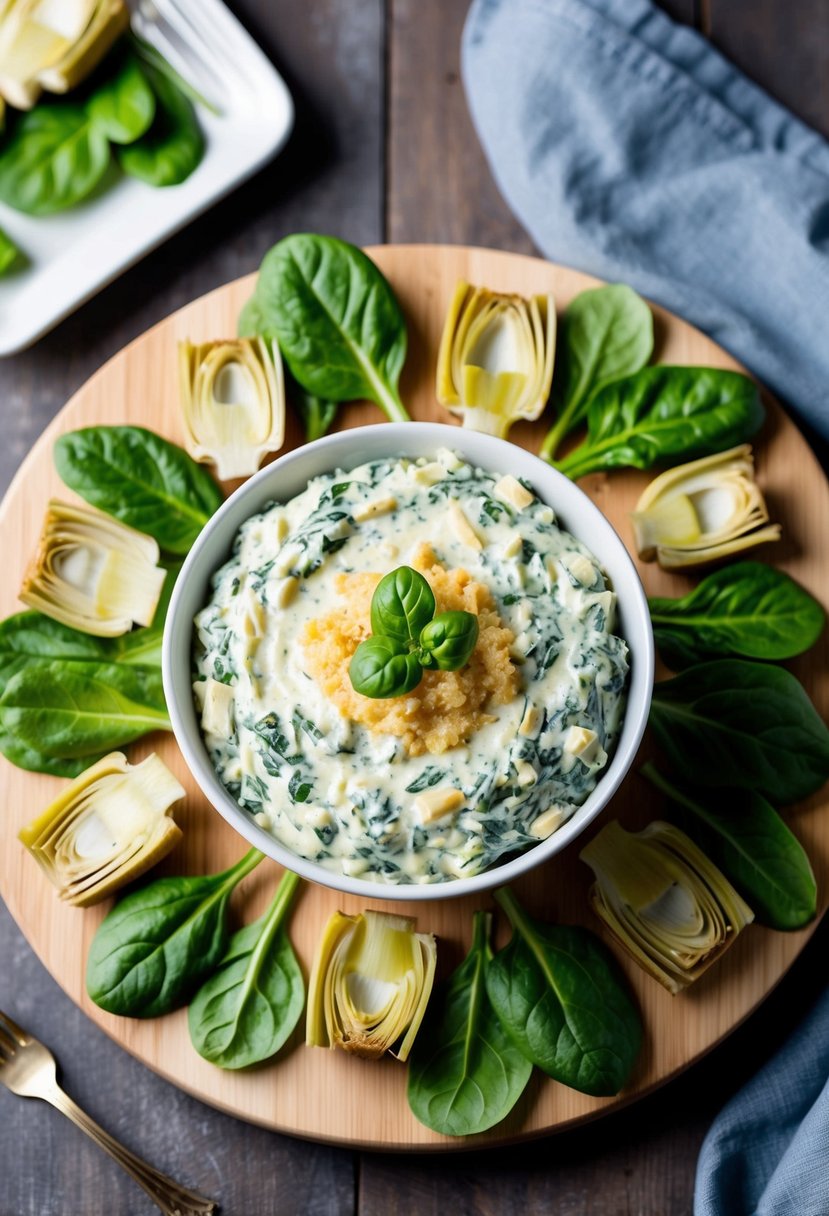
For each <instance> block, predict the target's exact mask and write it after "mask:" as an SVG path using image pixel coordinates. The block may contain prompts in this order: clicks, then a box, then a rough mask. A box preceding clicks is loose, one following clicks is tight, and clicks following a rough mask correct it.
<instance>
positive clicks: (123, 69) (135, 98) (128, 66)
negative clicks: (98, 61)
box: [85, 52, 155, 144]
mask: <svg viewBox="0 0 829 1216" xmlns="http://www.w3.org/2000/svg"><path fill="white" fill-rule="evenodd" d="M107 66H108V67H109V71H108V73H107V75H106V77H105V78H103V79H99V80H98V81H97V82H96V85H95V88H94V91H93V92H92V93H91V94H90V95H89V96H88V97H87V99H86V102H85V106H86V112H87V114H88V115H89V117H90V119H91V120H92V122H93V123H94V124H95V125H96V126H97V127H99V128H100V129H101V130H102V131H103V132H104V134H105V135H106V137H107V139H108V140H109V141H110V142H111V143H114V144H131V143H133V142H134V141H135V140H136V139H139V138H140V137H141V136H142V135H143V134H144V132H145V131H147V130H148V129H149V127H150V125H151V124H152V121H153V118H154V117H155V94H154V93H153V91H152V89H151V88H150V86H149V83H148V81H147V78H146V76H145V75H144V73H143V72H142V71H141V66H140V64H139V62H138V60H137V59H136V57H135V55H132V54H130V53H129V52H127V53H126V54H121V55H118V56H117V57H116V58H115V59H112V60H108V61H107Z"/></svg>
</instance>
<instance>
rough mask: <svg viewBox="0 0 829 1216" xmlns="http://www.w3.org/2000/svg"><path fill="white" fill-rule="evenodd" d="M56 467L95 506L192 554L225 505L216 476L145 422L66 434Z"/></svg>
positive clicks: (58, 444) (168, 547) (171, 549)
mask: <svg viewBox="0 0 829 1216" xmlns="http://www.w3.org/2000/svg"><path fill="white" fill-rule="evenodd" d="M54 450H55V465H56V467H57V470H58V473H59V474H60V476H61V478H62V479H63V481H64V482H65V483H66V485H68V486H69V488H70V489H72V490H74V491H75V492H76V493H77V494H80V496H81V498H85V499H86V501H87V502H89V503H92V505H93V506H94V507H99V508H100V510H102V511H106V512H107V514H108V515H114V516H115V518H116V519H120V520H121V521H122V522H123V523H125V524H129V525H130V527H133V528H137V529H138V531H139V532H146V533H147V535H148V536H152V537H154V539H155V540H157V541H158V543H159V545H160V546H161V548H162V549H165V550H166V551H167V552H168V553H176V554H184V553H187V552H188V551H189V549H190V547H191V546H192V544H193V542H194V541H195V539H196V537H197V536H198V534H199V532H201V530H202V528H203V527H204V525H205V524H206V523H207V521H208V519H209V518H210V516H211V515H212V514H213V513H214V511H216V510H217V509H218V508H219V507H220V506H221V503H222V494H221V491H220V490H219V487H218V486H217V485H216V483H215V481H214V480H213V478H212V477H211V476H210V474H209V473H207V472H206V471H205V470H204V469H203V468H202V467H201V466H200V465H198V464H196V462H195V460H192V459H191V458H190V457H189V456H188V455H187V453H186V452H184V451H182V449H181V448H180V447H177V446H176V445H175V444H174V443H168V442H167V440H166V439H162V438H161V436H160V435H156V434H155V433H154V432H153V431H148V430H145V429H144V428H143V427H139V426H90V427H85V428H84V429H83V430H80V431H70V432H69V434H68V435H61V437H60V438H59V439H58V440H57V441H56V443H55V449H54Z"/></svg>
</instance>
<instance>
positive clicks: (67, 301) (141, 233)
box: [0, 0, 294, 355]
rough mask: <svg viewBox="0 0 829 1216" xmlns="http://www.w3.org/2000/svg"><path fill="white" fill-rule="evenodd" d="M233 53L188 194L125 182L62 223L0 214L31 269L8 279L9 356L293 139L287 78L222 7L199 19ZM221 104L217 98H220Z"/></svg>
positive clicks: (0, 304)
mask: <svg viewBox="0 0 829 1216" xmlns="http://www.w3.org/2000/svg"><path fill="white" fill-rule="evenodd" d="M202 17H203V20H204V23H205V25H206V26H209V27H211V28H212V31H213V33H214V34H217V33H221V35H222V37H223V39H224V40H225V42H226V45H227V56H226V59H225V61H224V63H223V68H224V69H225V75H224V77H223V79H222V80H221V81H217V82H216V87H215V88H214V90H213V93H214V94H215V97H216V100H217V101H218V102H219V104H220V106H221V114H220V115H214V114H212V113H210V111H209V110H207V109H206V108H205V107H204V106H199V107H198V115H199V121H200V123H201V125H202V129H203V131H204V135H205V142H206V148H205V155H204V159H203V160H202V162H201V164H200V165H199V166H198V168H197V169H196V170H195V172H194V173H193V174H191V176H190V177H189V178H188V179H187V181H185V182H182V184H181V185H180V186H168V187H166V188H164V189H158V188H156V187H153V186H149V185H147V184H146V183H144V182H140V181H137V180H136V179H134V178H130V177H126V176H123V175H119V176H118V177H117V178H116V180H115V181H114V182H112V183H104V186H103V188H102V189H101V190H100V192H99V193H97V194H96V195H95V196H93V197H92V198H91V199H90V200H88V201H87V202H85V203H81V204H79V205H78V206H77V207H73V208H72V209H71V210H70V211H65V212H62V213H61V214H59V215H53V216H43V217H34V216H27V215H21V214H20V213H19V212H17V211H13V210H11V209H10V208H8V207H6V206H5V205H4V204H0V228H3V229H4V231H6V232H7V233H8V234H9V236H10V237H11V238H12V240H13V241H14V242H15V243H16V244H17V245H19V246H20V248H21V249H22V250H23V251H24V253H25V254H26V256H27V258H28V265H27V266H26V267H24V268H23V269H21V270H20V271H15V272H13V273H11V274H9V275H8V276H6V277H5V278H2V279H0V355H10V354H14V353H15V352H16V351H19V350H22V349H23V348H24V347H26V346H28V345H29V344H30V343H32V342H34V341H35V339H36V338H39V337H40V336H41V335H42V334H44V333H46V331H47V330H49V329H51V328H52V326H54V325H56V324H57V323H58V321H61V320H63V318H64V317H66V316H68V314H69V313H71V312H72V311H73V310H74V309H76V308H77V307H78V306H79V305H80V304H83V303H84V301H86V300H88V299H89V298H90V297H91V296H93V295H94V294H95V293H96V292H97V291H100V289H101V288H102V287H105V286H106V284H107V283H111V282H112V280H113V279H115V278H117V277H118V275H119V274H120V273H121V272H122V271H123V270H125V269H126V268H127V267H128V266H131V265H133V263H135V262H137V261H138V260H139V258H141V257H143V256H144V254H145V253H148V252H149V251H150V250H151V249H154V248H155V247H156V246H157V245H160V244H161V242H162V241H164V240H165V239H166V238H167V237H168V236H170V235H171V234H172V233H174V232H176V231H177V230H178V229H179V228H183V227H184V225H185V224H187V223H189V222H190V220H192V219H193V218H194V217H195V216H197V215H199V214H200V212H202V211H205V210H206V209H207V208H208V207H209V206H211V204H212V203H214V202H215V201H216V200H217V199H219V198H221V197H222V196H223V195H225V194H227V193H229V191H231V190H232V189H233V188H234V186H237V185H238V184H239V183H240V182H242V181H244V180H245V178H247V177H250V176H251V174H253V173H255V172H256V170H257V169H259V168H260V167H261V166H262V165H263V164H265V163H266V162H267V161H268V160H270V159H271V158H272V157H273V156H275V155H276V153H277V152H278V151H279V149H280V148H281V147H282V145H283V144H284V143H285V140H286V139H287V138H288V135H289V133H290V130H291V127H292V125H293V117H294V108H293V103H292V101H291V97H290V94H289V93H288V90H287V88H286V86H285V83H284V81H283V80H282V77H281V76H280V75H279V73H278V72H277V71H276V69H275V68H274V67H273V65H272V64H271V63H270V62H269V60H268V59H267V58H266V57H265V55H264V54H263V53H262V51H261V50H260V49H259V47H258V46H257V45H256V43H255V42H254V41H253V39H252V38H251V37H250V35H249V34H248V33H247V32H246V31H245V30H244V29H243V28H242V26H241V25H240V24H239V22H238V21H237V20H236V18H235V17H234V16H233V15H232V14H231V13H230V12H229V11H228V10H227V9H226V8H225V6H224V5H223V4H222V3H221V0H201V2H200V4H199V18H200V20H201V19H202ZM211 100H212V98H211Z"/></svg>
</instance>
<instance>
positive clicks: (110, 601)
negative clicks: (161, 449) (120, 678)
mask: <svg viewBox="0 0 829 1216" xmlns="http://www.w3.org/2000/svg"><path fill="white" fill-rule="evenodd" d="M158 559H159V549H158V545H157V544H156V542H155V541H154V540H153V539H152V537H150V536H145V535H144V533H143V532H136V530H135V529H134V528H129V527H127V525H126V524H122V523H119V521H118V520H116V519H112V518H111V517H110V516H109V515H104V514H103V513H102V512H101V511H96V510H94V508H92V507H74V506H70V505H69V504H68V503H63V502H58V501H57V499H54V498H53V499H51V500H50V502H49V507H48V510H47V512H46V518H45V519H44V521H43V531H42V532H41V536H40V541H39V543H38V548H37V553H36V554H35V556H34V558H33V559H32V561H31V562H30V563H29V567H28V569H27V570H26V573H25V575H24V577H23V586H22V588H21V591H20V598H21V600H22V601H23V603H24V604H28V606H29V607H30V608H36V609H37V610H38V612H42V613H44V614H45V615H46V616H50V617H52V618H53V619H54V620H56V621H62V622H63V624H64V625H69V626H70V627H71V628H72V629H79V630H80V631H81V632H82V633H91V634H95V635H96V636H97V637H117V636H119V635H120V634H122V633H127V632H128V631H129V630H130V629H131V628H132V625H133V622H135V623H136V624H138V625H151V624H152V622H153V617H154V616H155V610H156V606H157V604H158V600H159V597H160V595H161V589H162V587H163V585H164V579H165V577H166V571H165V570H164V569H163V567H161V566H159V565H158V564H157V563H158Z"/></svg>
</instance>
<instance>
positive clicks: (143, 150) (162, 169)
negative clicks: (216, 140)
mask: <svg viewBox="0 0 829 1216" xmlns="http://www.w3.org/2000/svg"><path fill="white" fill-rule="evenodd" d="M144 70H145V73H146V76H147V79H148V80H149V81H150V84H151V85H152V90H153V93H154V94H155V117H154V119H153V123H152V126H151V127H150V128H149V130H148V131H146V132H145V134H144V135H142V136H141V138H140V139H137V140H136V141H135V142H134V143H130V144H128V145H126V146H125V147H122V148H119V149H118V161H119V163H120V165H121V168H122V169H123V170H124V172H125V173H128V174H129V175H130V176H131V177H137V178H140V179H141V181H144V182H147V183H148V184H149V185H151V186H177V185H179V184H180V183H181V182H183V181H185V180H186V179H187V178H188V177H189V176H190V174H191V173H192V172H193V171H194V170H195V169H196V168H197V167H198V165H199V164H200V162H201V159H202V157H203V156H204V136H203V135H202V132H201V127H200V126H199V120H198V118H197V117H196V111H195V110H194V109H193V106H192V104H191V102H190V101H189V100H188V99H187V98H186V97H185V96H184V94H183V93H182V91H181V89H179V88H178V86H177V85H176V84H174V83H173V81H172V80H170V79H169V77H168V76H165V75H163V74H162V73H161V72H159V71H157V70H156V69H155V68H152V67H150V66H149V65H147V66H146V67H145V69H144Z"/></svg>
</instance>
